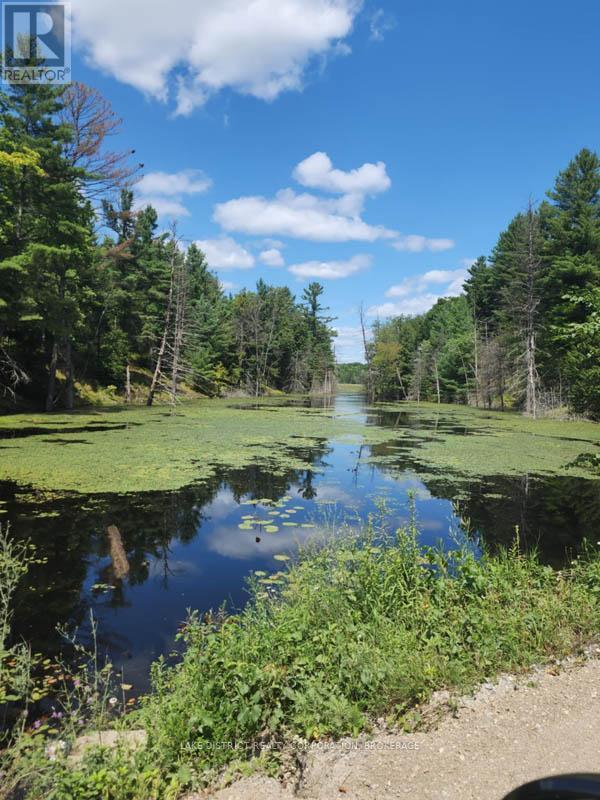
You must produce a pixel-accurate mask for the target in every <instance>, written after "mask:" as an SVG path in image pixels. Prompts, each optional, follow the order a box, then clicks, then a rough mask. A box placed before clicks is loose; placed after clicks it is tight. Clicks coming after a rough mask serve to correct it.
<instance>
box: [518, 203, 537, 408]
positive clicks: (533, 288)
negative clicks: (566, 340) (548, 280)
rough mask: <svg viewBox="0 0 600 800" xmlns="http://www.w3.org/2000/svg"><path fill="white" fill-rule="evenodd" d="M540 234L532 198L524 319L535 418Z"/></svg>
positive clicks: (528, 402) (529, 398) (528, 403)
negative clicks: (538, 248)
mask: <svg viewBox="0 0 600 800" xmlns="http://www.w3.org/2000/svg"><path fill="white" fill-rule="evenodd" d="M538 236H539V219H538V216H537V214H535V213H534V210H533V206H532V204H531V201H529V206H528V208H527V255H526V259H525V276H524V290H525V291H524V296H523V305H522V309H523V321H524V327H525V331H524V333H525V365H526V370H527V382H526V393H525V407H526V411H527V413H528V414H530V415H531V416H532V417H534V418H535V417H536V416H537V393H538V386H539V375H538V371H537V358H536V356H537V353H536V345H537V316H538V306H539V304H540V297H539V294H538V291H537V284H538V276H539V272H540V268H541V264H542V261H541V259H540V258H539V256H538V254H537V248H536V239H537V237H538Z"/></svg>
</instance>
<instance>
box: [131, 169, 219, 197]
mask: <svg viewBox="0 0 600 800" xmlns="http://www.w3.org/2000/svg"><path fill="white" fill-rule="evenodd" d="M211 186H212V181H211V180H210V178H207V177H206V175H205V174H204V173H203V172H202V171H201V170H199V169H182V170H181V171H180V172H148V174H147V175H144V176H143V178H141V180H140V181H139V182H138V183H137V184H136V189H137V191H138V192H140V193H141V194H144V195H167V196H169V197H172V196H174V195H181V194H199V193H200V192H205V191H206V190H207V189H209V188H210V187H211Z"/></svg>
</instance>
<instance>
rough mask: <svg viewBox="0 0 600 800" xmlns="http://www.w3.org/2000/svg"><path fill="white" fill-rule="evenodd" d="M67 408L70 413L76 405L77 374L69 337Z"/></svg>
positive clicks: (66, 344)
mask: <svg viewBox="0 0 600 800" xmlns="http://www.w3.org/2000/svg"><path fill="white" fill-rule="evenodd" d="M64 347H65V351H64V359H65V378H66V386H65V392H66V393H65V407H66V408H67V410H68V411H72V410H73V406H74V405H75V374H74V372H73V351H72V347H71V339H70V338H69V337H68V336H67V337H66V338H65V345H64Z"/></svg>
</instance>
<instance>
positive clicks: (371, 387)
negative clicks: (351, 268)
mask: <svg viewBox="0 0 600 800" xmlns="http://www.w3.org/2000/svg"><path fill="white" fill-rule="evenodd" d="M358 313H359V317H360V329H361V332H362V340H363V349H364V353H365V362H366V364H367V386H366V389H367V396H368V397H369V399H373V397H374V396H375V372H374V369H373V351H372V348H371V347H370V346H369V342H368V340H367V327H366V323H365V308H364V304H363V303H361V304H360V307H359V310H358Z"/></svg>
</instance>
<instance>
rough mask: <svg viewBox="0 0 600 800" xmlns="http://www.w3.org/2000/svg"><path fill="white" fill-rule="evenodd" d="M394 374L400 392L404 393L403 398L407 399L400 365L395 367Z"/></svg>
mask: <svg viewBox="0 0 600 800" xmlns="http://www.w3.org/2000/svg"><path fill="white" fill-rule="evenodd" d="M396 375H397V376H398V383H399V384H400V388H401V389H402V394H403V395H404V399H405V400H408V394H407V393H406V388H405V386H404V381H403V380H402V373H401V372H400V367H396Z"/></svg>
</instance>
